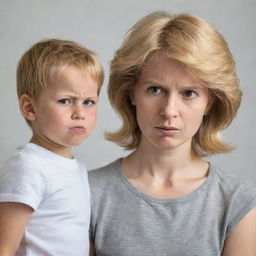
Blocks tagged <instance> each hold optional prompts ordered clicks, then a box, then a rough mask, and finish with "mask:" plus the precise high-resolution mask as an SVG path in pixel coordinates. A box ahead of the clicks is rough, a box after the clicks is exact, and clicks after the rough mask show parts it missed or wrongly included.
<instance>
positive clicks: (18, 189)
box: [0, 155, 48, 210]
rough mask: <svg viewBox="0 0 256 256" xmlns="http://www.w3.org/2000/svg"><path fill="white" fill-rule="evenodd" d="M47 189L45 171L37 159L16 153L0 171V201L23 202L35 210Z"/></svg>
mask: <svg viewBox="0 0 256 256" xmlns="http://www.w3.org/2000/svg"><path fill="white" fill-rule="evenodd" d="M47 189H48V176H47V172H46V171H45V170H44V169H43V168H42V167H41V165H40V163H39V161H37V159H33V158H31V159H29V158H26V159H24V157H23V156H19V155H16V156H14V157H12V158H11V159H10V160H9V161H7V162H6V163H5V164H4V166H3V168H2V169H1V171H0V202H16V203H23V204H26V205H29V206H30V207H32V208H33V209H34V210H36V209H37V208H38V206H39V204H40V202H41V201H42V200H43V198H44V197H45V195H46V192H47Z"/></svg>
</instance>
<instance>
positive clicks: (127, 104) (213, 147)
mask: <svg viewBox="0 0 256 256" xmlns="http://www.w3.org/2000/svg"><path fill="white" fill-rule="evenodd" d="M160 51H164V52H166V54H167V55H168V56H169V57H170V58H172V59H175V60H177V61H179V62H181V63H183V64H184V65H185V66H186V68H187V69H188V70H190V71H191V72H192V74H193V75H194V76H195V77H196V78H198V79H199V80H200V82H201V83H203V84H204V85H205V86H206V87H208V88H209V90H210V94H211V95H212V98H213V103H212V105H211V107H210V110H209V112H208V114H207V115H206V116H205V117H204V118H203V121H202V124H201V126H200V128H199V130H198V132H197V133H196V134H195V136H194V137H193V139H192V148H193V150H194V151H195V152H196V153H197V154H198V155H201V156H205V155H210V154H214V153H222V152H228V151H230V150H231V149H232V147H231V146H230V145H227V144H225V143H223V142H222V141H221V139H220V131H221V130H223V129H224V128H226V127H227V126H228V125H229V124H230V123H231V121H232V120H233V118H234V117H235V115H236V113H237V110H238V107H239V105H240V101H241V96H242V93H241V91H240V89H239V80H238V78H237V75H236V71H235V63H234V60H233V57H232V55H231V53H230V51H229V48H228V46H227V43H226V42H225V40H224V38H223V37H222V35H221V34H220V33H218V32H217V31H216V30H215V29H214V28H213V27H212V26H210V25H209V24H208V23H207V22H206V21H204V20H203V19H201V18H199V17H196V16H193V15H190V14H180V15H170V14H168V13H166V12H154V13H151V14H149V15H147V16H146V17H144V18H142V19H141V20H140V21H138V22H137V23H136V24H135V25H134V26H133V27H132V28H131V29H130V30H129V31H128V33H127V35H126V37H125V39H124V42H123V44H122V46H121V47H120V49H119V50H117V51H116V53H115V56H114V59H113V60H112V62H111V68H110V80H109V85H108V94H109V99H110V102H111V104H112V106H113V107H114V109H115V110H116V111H117V113H118V114H119V115H120V117H121V118H122V121H123V124H122V127H121V129H120V130H118V131H116V132H113V133H107V134H106V138H107V139H108V140H110V141H113V142H117V143H118V144H120V145H121V146H123V147H124V148H126V149H135V148H137V147H138V145H139V143H140V139H141V131H140V129H139V127H138V123H137V120H136V113H135V108H134V107H133V106H132V104H131V101H130V96H131V95H132V93H133V90H134V86H135V85H136V83H137V82H138V80H139V77H140V72H141V70H142V68H143V66H145V65H146V64H147V62H148V60H149V59H150V57H151V56H152V55H153V54H155V53H157V52H160Z"/></svg>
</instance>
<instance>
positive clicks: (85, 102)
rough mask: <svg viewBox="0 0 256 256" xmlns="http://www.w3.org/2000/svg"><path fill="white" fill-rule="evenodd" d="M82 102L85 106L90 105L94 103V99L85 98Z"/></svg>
mask: <svg viewBox="0 0 256 256" xmlns="http://www.w3.org/2000/svg"><path fill="white" fill-rule="evenodd" d="M83 104H84V105H86V106H90V105H94V104H95V101H93V100H85V101H84V103H83Z"/></svg>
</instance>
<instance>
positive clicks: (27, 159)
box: [2, 144, 40, 169]
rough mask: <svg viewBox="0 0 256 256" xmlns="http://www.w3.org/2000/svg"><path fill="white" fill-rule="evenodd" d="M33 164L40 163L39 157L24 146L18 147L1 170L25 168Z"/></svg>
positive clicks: (28, 147) (27, 146)
mask: <svg viewBox="0 0 256 256" xmlns="http://www.w3.org/2000/svg"><path fill="white" fill-rule="evenodd" d="M35 162H38V163H39V162H40V161H39V157H38V155H37V154H36V152H35V151H33V150H32V148H31V147H30V146H29V145H28V144H26V145H25V146H22V147H19V148H18V150H17V151H16V152H15V153H14V154H13V155H12V156H10V157H9V158H8V159H7V160H6V161H5V163H4V164H3V167H2V169H5V168H8V169H9V168H10V167H15V166H17V167H19V168H22V167H27V166H29V165H31V164H35Z"/></svg>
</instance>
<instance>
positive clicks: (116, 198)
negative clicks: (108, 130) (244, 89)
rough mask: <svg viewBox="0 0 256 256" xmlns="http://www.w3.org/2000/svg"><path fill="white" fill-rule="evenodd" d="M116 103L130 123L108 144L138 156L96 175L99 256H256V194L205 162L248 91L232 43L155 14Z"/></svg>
mask: <svg viewBox="0 0 256 256" xmlns="http://www.w3.org/2000/svg"><path fill="white" fill-rule="evenodd" d="M108 93H109V98H110V101H111V103H112V105H113V106H114V108H115V109H116V110H117V112H118V113H119V114H120V116H121V117H122V120H123V126H122V128H121V129H120V130H119V131H117V132H115V133H112V134H108V137H107V138H108V139H109V140H111V141H114V142H117V143H118V144H120V145H121V146H123V147H125V148H126V149H133V150H134V151H133V152H132V153H131V154H129V155H128V156H127V157H125V158H123V159H118V160H116V161H114V162H113V163H110V164H109V165H107V166H105V167H102V168H100V169H97V170H94V171H92V172H90V174H89V181H90V185H91V193H92V217H91V231H90V232H91V234H90V235H91V240H92V245H93V247H95V251H94V252H93V251H92V253H91V255H94V254H95V253H96V255H97V256H98V255H111V256H131V255H133V256H146V255H157V256H167V255H168V256H169V255H175V256H177V255H181V256H186V255H187V256H192V255H193V256H195V255H196V256H206V255H207V256H211V255H212V256H216V255H224V256H236V255H237V256H238V255H239V256H241V255H243V256H252V255H256V243H255V237H256V207H255V206H256V189H255V188H254V187H253V186H252V185H251V184H250V183H247V182H245V181H241V180H239V179H237V178H235V177H233V176H231V175H229V174H226V173H224V172H223V171H221V170H219V169H218V168H217V167H215V166H214V165H213V164H211V163H209V162H207V161H206V160H204V159H203V157H204V156H208V155H211V154H214V153H223V152H228V151H230V150H231V149H232V148H231V146H229V145H226V144H224V143H223V142H222V141H221V139H220V136H219V133H220V131H221V130H223V129H224V128H226V127H227V126H228V125H229V124H230V123H231V121H232V120H233V118H234V117H235V115H236V112H237V109H238V107H239V105H240V100H241V95H242V93H241V91H240V90H239V81H238V78H237V76H236V72H235V64H234V61H233V58H232V55H231V53H230V51H229V49H228V46H227V44H226V42H225V40H224V39H223V37H222V36H221V35H220V34H219V33H218V32H217V31H216V30H214V29H213V28H212V27H211V26H210V25H209V24H208V23H206V22H205V21H204V20H202V19H201V18H199V17H195V16H192V15H187V14H183V15H177V16H172V15H169V14H168V13H164V12H155V13H152V14H150V15H148V16H146V17H144V18H143V19H142V20H140V21H139V22H138V23H137V24H135V26H134V27H133V28H132V29H131V30H130V31H129V33H128V34H127V36H126V38H125V40H124V43H123V45H122V46H121V48H120V49H119V50H118V51H117V52H116V55H115V57H114V59H113V61H112V63H111V74H110V81H109V88H108Z"/></svg>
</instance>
